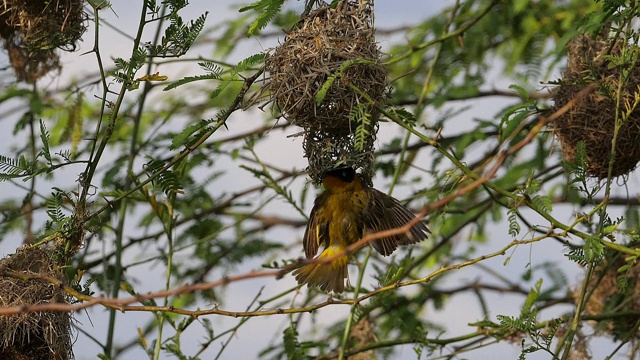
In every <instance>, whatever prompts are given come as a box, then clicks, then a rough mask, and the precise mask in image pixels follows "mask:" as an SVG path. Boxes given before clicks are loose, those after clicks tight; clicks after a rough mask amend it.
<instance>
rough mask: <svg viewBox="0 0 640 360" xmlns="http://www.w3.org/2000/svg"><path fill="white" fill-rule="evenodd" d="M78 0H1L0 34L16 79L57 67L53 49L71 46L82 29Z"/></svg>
mask: <svg viewBox="0 0 640 360" xmlns="http://www.w3.org/2000/svg"><path fill="white" fill-rule="evenodd" d="M86 19H87V15H86V14H85V12H84V9H83V1H82V0H50V1H44V0H42V1H38V0H28V1H25V0H2V1H1V2H0V37H1V38H2V39H3V40H4V47H5V49H6V50H7V51H8V53H9V58H10V60H11V65H12V67H13V68H14V69H15V71H16V77H17V78H18V80H20V81H27V82H34V81H35V80H37V79H38V78H39V77H42V76H43V75H44V74H46V73H47V72H49V71H50V70H53V69H57V68H59V61H58V55H57V54H56V52H55V49H62V50H65V51H73V50H75V47H76V43H77V42H78V40H80V37H81V36H82V34H84V32H85V30H86V25H85V20H86Z"/></svg>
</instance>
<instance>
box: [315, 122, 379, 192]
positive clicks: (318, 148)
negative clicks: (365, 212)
mask: <svg viewBox="0 0 640 360" xmlns="http://www.w3.org/2000/svg"><path fill="white" fill-rule="evenodd" d="M367 128H368V130H367V133H368V135H367V136H361V137H359V136H358V134H357V133H353V132H343V133H336V132H331V131H330V132H327V131H321V130H314V129H307V130H306V131H305V132H304V141H303V143H302V147H303V149H304V153H305V157H306V158H307V161H308V162H309V166H308V167H307V172H308V174H309V177H310V178H311V181H312V182H313V183H314V184H320V183H321V182H322V175H323V174H324V173H325V172H326V171H328V170H331V169H333V168H336V167H339V166H350V167H352V168H353V169H354V170H356V171H358V173H360V174H361V175H362V178H363V180H364V181H365V182H367V183H368V184H369V185H371V184H372V180H371V179H373V176H374V174H375V167H374V164H375V156H374V153H373V148H374V142H375V139H376V135H375V134H376V131H377V130H378V129H377V124H375V125H374V124H372V125H370V126H367Z"/></svg>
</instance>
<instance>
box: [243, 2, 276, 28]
mask: <svg viewBox="0 0 640 360" xmlns="http://www.w3.org/2000/svg"><path fill="white" fill-rule="evenodd" d="M283 4H284V0H259V1H256V2H254V3H253V4H251V5H248V6H245V7H242V8H240V12H245V11H249V10H253V11H256V12H259V13H260V14H259V15H258V17H257V18H256V19H255V20H254V21H253V22H252V23H251V25H249V29H248V30H247V36H253V35H256V34H257V33H258V32H259V31H260V30H262V29H264V28H265V27H267V25H269V22H270V21H271V20H272V19H273V18H274V17H276V15H277V14H278V13H279V12H280V9H281V8H282V5H283Z"/></svg>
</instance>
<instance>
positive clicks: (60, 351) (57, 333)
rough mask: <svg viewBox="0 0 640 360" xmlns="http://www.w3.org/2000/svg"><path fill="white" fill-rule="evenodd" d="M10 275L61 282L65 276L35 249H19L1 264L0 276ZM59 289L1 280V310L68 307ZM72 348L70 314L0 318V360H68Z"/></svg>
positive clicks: (35, 282) (31, 281)
mask: <svg viewBox="0 0 640 360" xmlns="http://www.w3.org/2000/svg"><path fill="white" fill-rule="evenodd" d="M8 271H12V272H16V273H24V274H42V275H45V276H48V277H53V278H55V279H58V280H60V281H63V282H64V279H66V274H65V272H64V270H63V269H62V268H60V266H58V265H56V264H55V262H54V261H53V259H52V258H51V256H50V254H49V253H48V252H47V251H45V250H42V249H39V248H36V247H22V248H20V249H18V251H16V253H15V254H12V255H10V256H8V257H6V258H4V259H2V260H0V274H4V273H5V272H8ZM68 300H69V297H68V295H67V293H66V292H65V291H64V289H62V288H61V287H60V286H57V285H54V284H51V283H50V282H48V281H46V280H41V279H27V280H22V279H17V278H14V277H7V276H3V277H0V307H2V308H7V307H15V306H18V307H25V306H32V305H37V304H51V303H59V304H66V303H68ZM71 358H73V352H72V346H71V314H70V313H68V312H23V313H20V314H17V315H10V316H0V359H16V360H18V359H19V360H22V359H42V360H68V359H71Z"/></svg>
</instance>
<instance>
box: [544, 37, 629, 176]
mask: <svg viewBox="0 0 640 360" xmlns="http://www.w3.org/2000/svg"><path fill="white" fill-rule="evenodd" d="M623 47H627V45H626V44H625V43H623V42H621V41H619V40H618V41H615V40H606V41H605V40H595V39H593V38H591V37H590V36H588V35H581V36H578V37H576V38H574V39H573V40H572V41H571V42H570V43H569V44H568V46H567V49H568V53H569V60H568V65H567V71H566V72H565V74H564V76H563V78H562V81H561V85H560V86H559V87H558V89H557V92H556V94H555V95H554V101H555V108H556V110H557V109H559V108H561V107H563V106H564V105H566V104H567V103H569V102H571V101H572V100H573V99H574V98H576V95H577V94H578V93H580V92H581V91H582V90H583V89H585V88H586V87H588V86H592V84H595V85H596V91H592V92H591V93H589V94H587V95H586V96H584V97H582V98H580V99H576V101H575V104H574V105H573V106H572V107H571V109H570V110H569V111H567V112H566V113H565V114H564V115H562V116H561V117H560V118H558V119H557V120H556V121H555V123H554V124H553V129H554V132H555V134H556V136H557V137H558V139H559V140H560V143H561V145H562V151H563V155H564V158H565V160H568V161H574V160H575V155H576V147H577V145H578V143H579V142H584V144H585V150H586V154H585V155H586V159H585V160H586V169H585V170H586V173H587V174H588V175H590V176H593V177H596V178H600V179H602V178H606V177H607V176H608V171H609V161H610V158H611V153H612V151H611V148H612V140H613V136H614V130H615V126H616V123H615V122H616V113H619V115H618V116H619V118H623V116H624V115H623V114H624V113H625V112H628V109H626V108H625V106H626V105H625V104H631V105H632V106H633V104H634V101H635V100H634V97H635V96H636V94H637V93H638V91H639V86H640V73H639V72H638V65H640V64H638V63H637V62H636V63H634V64H622V65H615V66H614V64H613V63H612V62H611V60H610V58H608V55H614V56H620V55H621V53H622V50H623ZM625 51H637V50H630V49H628V48H627V49H625ZM631 58H632V57H631ZM628 69H631V72H630V74H629V76H628V78H627V79H626V81H624V80H623V73H624V71H626V70H628ZM621 81H623V82H622V83H621ZM619 89H620V90H619ZM618 94H620V101H619V104H620V106H619V107H618V111H616V108H617V105H616V104H617V103H618ZM639 160H640V107H636V108H635V109H632V110H631V111H630V112H629V116H628V117H627V118H626V120H625V121H624V122H623V123H622V124H621V126H620V128H619V131H618V135H617V137H616V145H615V162H614V164H613V168H612V173H611V175H612V176H614V177H615V176H620V175H624V174H627V173H629V172H630V171H632V170H633V169H634V168H635V167H636V165H637V163H638V161H639Z"/></svg>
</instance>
